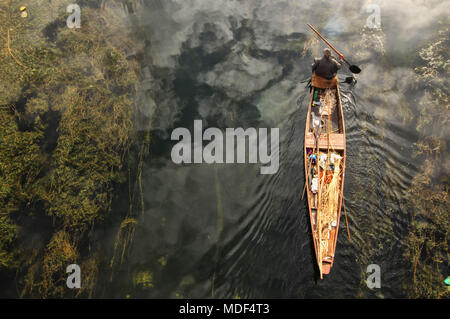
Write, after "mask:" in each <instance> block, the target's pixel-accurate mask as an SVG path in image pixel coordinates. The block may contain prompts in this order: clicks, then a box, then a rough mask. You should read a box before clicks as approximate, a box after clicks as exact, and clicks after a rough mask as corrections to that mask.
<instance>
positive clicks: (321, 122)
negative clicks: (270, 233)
mask: <svg viewBox="0 0 450 319" xmlns="http://www.w3.org/2000/svg"><path fill="white" fill-rule="evenodd" d="M328 132H330V134H328ZM345 144H346V143H345V125H344V115H343V111H342V103H341V99H340V92H339V87H337V88H334V89H319V88H316V87H312V90H311V96H310V99H309V104H308V114H307V117H306V128H305V143H304V148H305V149H304V154H305V155H304V156H305V176H306V181H305V183H306V185H305V186H306V193H307V201H308V210H309V216H310V222H311V231H312V237H313V242H314V249H315V252H316V260H317V265H318V268H319V273H320V278H321V279H322V278H323V275H324V274H325V275H326V274H329V273H330V270H331V267H332V266H333V263H334V257H335V252H336V242H337V236H338V230H339V220H340V216H341V206H342V198H343V192H344V177H345V159H346V152H345V151H346V145H345Z"/></svg>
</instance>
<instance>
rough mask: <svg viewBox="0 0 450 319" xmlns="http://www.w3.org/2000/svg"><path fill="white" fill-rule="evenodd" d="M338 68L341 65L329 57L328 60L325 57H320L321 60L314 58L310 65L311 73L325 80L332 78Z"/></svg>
mask: <svg viewBox="0 0 450 319" xmlns="http://www.w3.org/2000/svg"><path fill="white" fill-rule="evenodd" d="M340 68H341V64H340V63H339V62H338V61H336V59H335V58H333V57H330V58H329V59H327V58H326V57H322V58H321V59H317V58H316V59H314V64H313V65H312V71H313V72H316V75H318V76H321V77H323V78H325V79H327V80H331V79H332V78H334V77H335V76H336V74H337V71H338V70H339V69H340Z"/></svg>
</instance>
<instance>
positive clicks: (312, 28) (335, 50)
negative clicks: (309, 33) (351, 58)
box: [306, 23, 350, 65]
mask: <svg viewBox="0 0 450 319" xmlns="http://www.w3.org/2000/svg"><path fill="white" fill-rule="evenodd" d="M306 25H307V26H308V27H310V28H311V30H313V31H314V32H315V33H316V34H317V35H318V36H319V37H320V38H321V39H322V40H323V41H325V43H326V44H328V46H329V47H330V48H332V49H333V51H334V52H336V53H337V54H338V55H339V56H341V57H342V60H344V61H345V63H347V64H348V65H350V63H348V61H347V60H346V59H345V58H344V56H343V55H342V54H341V52H339V51H338V50H337V49H336V48H335V47H334V46H333V45H332V44H331V43H330V42H328V40H327V39H325V38H324V37H323V36H322V35H321V34H320V33H319V31H317V30H316V29H314V27H313V26H312V25H310V24H309V23H307V24H306Z"/></svg>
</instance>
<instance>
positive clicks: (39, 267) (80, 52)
mask: <svg viewBox="0 0 450 319" xmlns="http://www.w3.org/2000/svg"><path fill="white" fill-rule="evenodd" d="M49 5H50V4H48V5H47V6H49ZM0 9H1V10H0V15H1V20H2V24H1V26H0V34H1V35H2V37H1V39H2V40H1V43H0V44H1V46H2V47H5V46H6V47H7V48H8V50H1V53H0V61H1V64H0V65H1V66H0V68H1V70H0V71H1V72H0V82H1V83H2V85H0V97H1V98H0V139H1V140H2V143H1V144H0V211H1V215H0V271H1V270H2V269H3V270H4V271H6V270H8V269H18V270H20V272H21V273H24V276H23V278H22V279H21V278H19V283H18V285H19V286H22V287H23V293H22V296H24V297H26V296H39V297H63V296H66V295H73V292H70V291H68V289H67V288H66V287H65V282H64V281H63V278H62V276H64V275H65V273H64V270H65V267H66V266H67V265H68V264H70V263H78V264H83V265H84V267H85V269H86V272H83V276H84V280H85V283H86V286H85V288H84V290H83V291H79V292H78V293H79V294H84V292H86V295H87V296H91V295H92V291H93V289H94V286H95V281H96V279H95V278H96V277H97V272H98V264H99V260H98V258H99V257H98V256H97V255H96V254H95V252H91V253H90V254H88V255H87V254H86V253H85V252H84V248H83V247H85V245H86V244H87V243H89V240H90V239H89V232H88V231H89V230H92V229H93V228H94V227H95V226H96V225H98V224H100V223H101V222H102V221H103V220H104V219H105V218H107V217H108V213H109V212H110V211H111V203H112V201H113V199H114V197H115V196H116V195H115V194H116V192H117V189H118V188H117V186H118V185H121V184H124V183H125V182H126V181H127V180H128V177H127V174H126V173H125V172H126V171H127V165H128V157H129V156H130V154H131V153H130V148H131V144H132V143H133V141H134V136H135V135H134V128H133V116H134V114H133V111H134V110H135V105H134V95H135V92H136V87H137V85H138V82H139V79H138V73H139V72H138V68H137V64H136V62H135V60H134V59H127V58H126V57H125V54H124V52H123V51H122V49H121V48H120V38H117V39H116V40H117V44H118V45H119V46H117V47H116V46H113V45H112V44H111V43H110V42H108V41H107V40H106V39H107V38H108V32H110V31H109V30H108V29H106V28H105V27H104V25H103V24H102V21H100V20H99V19H98V18H96V14H95V12H93V11H92V10H91V9H90V8H89V7H87V8H85V9H84V10H83V15H84V17H85V20H84V21H85V22H86V23H85V25H84V26H83V28H81V29H79V30H71V29H69V28H66V27H65V23H64V20H62V21H59V20H55V23H50V24H48V25H45V24H44V23H43V21H44V22H45V21H48V19H46V16H45V15H46V10H49V8H47V7H46V5H44V4H42V5H37V6H36V7H33V9H34V10H33V15H34V16H36V17H39V18H42V19H28V20H27V21H25V19H22V20H20V17H18V16H17V15H16V14H15V11H14V10H15V8H13V7H8V6H7V5H5V4H3V5H1V7H0ZM123 39H124V41H125V42H129V41H131V40H130V39H132V38H131V37H128V36H127V35H126V34H124V35H123ZM33 216H39V218H41V224H40V225H42V219H43V218H44V217H42V216H47V218H48V219H49V222H48V223H44V224H45V227H44V228H41V229H39V227H43V226H39V224H36V225H35V221H34V217H33ZM43 220H45V218H44V219H43ZM50 220H51V222H50ZM33 228H34V229H36V230H35V231H40V232H41V234H42V235H43V238H42V239H43V240H44V241H45V240H46V239H45V238H48V240H49V241H48V243H47V244H45V245H42V244H37V245H38V247H37V248H38V249H37V251H38V253H37V254H31V256H30V257H29V258H28V261H26V259H27V257H26V255H25V254H23V252H24V251H26V250H27V249H30V248H31V247H27V246H26V244H25V243H24V242H23V240H18V238H19V237H20V236H23V234H25V233H26V232H28V231H29V230H30V229H33ZM80 243H83V244H82V246H80V245H81V244H80ZM39 247H40V248H39ZM81 252H83V253H81ZM24 259H25V261H24ZM21 261H22V263H21Z"/></svg>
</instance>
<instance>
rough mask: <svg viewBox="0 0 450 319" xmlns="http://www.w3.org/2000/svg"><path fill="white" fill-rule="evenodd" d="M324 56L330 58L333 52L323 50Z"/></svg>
mask: <svg viewBox="0 0 450 319" xmlns="http://www.w3.org/2000/svg"><path fill="white" fill-rule="evenodd" d="M323 56H324V57H327V58H329V57H330V56H331V50H330V49H328V48H325V49H324V50H323Z"/></svg>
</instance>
